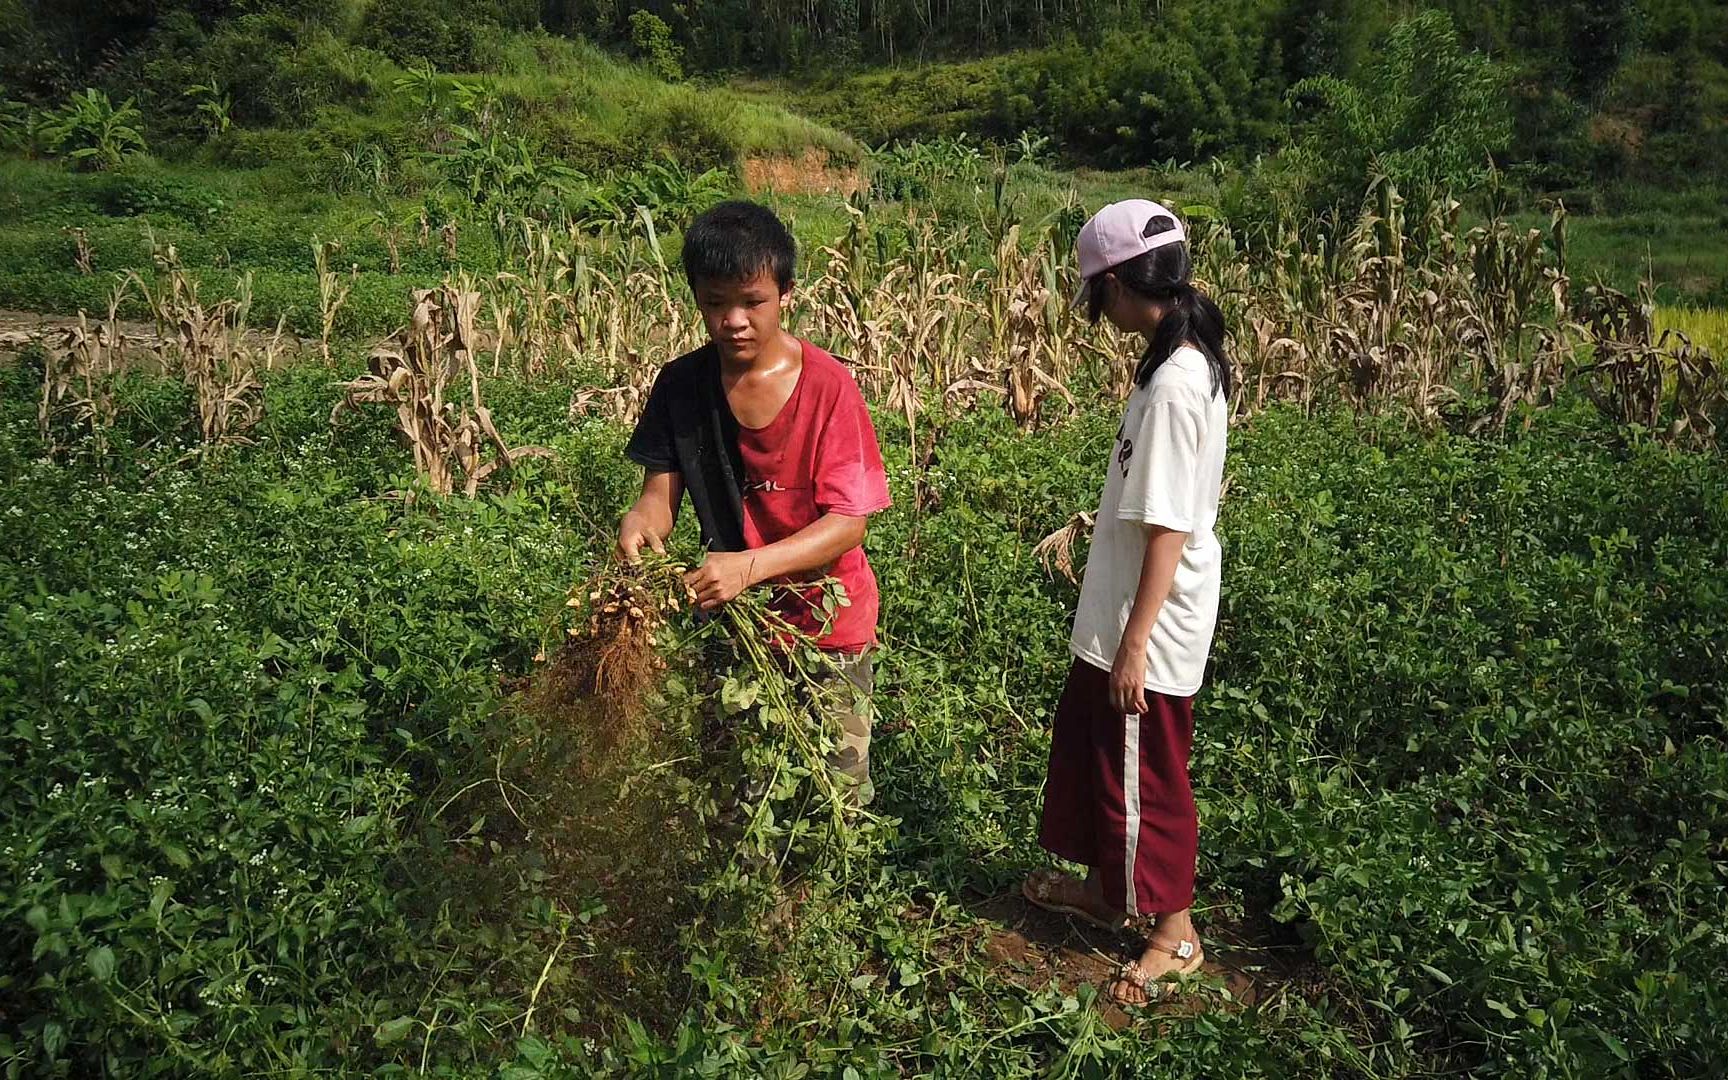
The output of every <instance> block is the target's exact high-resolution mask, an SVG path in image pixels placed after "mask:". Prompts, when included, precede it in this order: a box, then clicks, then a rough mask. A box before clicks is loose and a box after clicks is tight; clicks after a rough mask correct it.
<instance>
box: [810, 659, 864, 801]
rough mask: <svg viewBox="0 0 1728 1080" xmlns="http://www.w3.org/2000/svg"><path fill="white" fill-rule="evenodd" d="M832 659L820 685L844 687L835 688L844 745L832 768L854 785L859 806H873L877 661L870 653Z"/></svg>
mask: <svg viewBox="0 0 1728 1080" xmlns="http://www.w3.org/2000/svg"><path fill="white" fill-rule="evenodd" d="M829 658H830V659H831V660H832V661H833V663H832V664H831V665H828V667H827V668H826V669H825V670H824V672H823V673H822V674H821V675H820V676H819V679H820V681H822V682H824V683H828V684H831V685H833V684H837V683H842V682H843V683H844V685H834V690H835V691H836V693H835V701H834V708H835V709H836V711H837V714H838V715H837V718H838V719H839V721H840V734H839V739H840V745H839V746H838V747H837V748H836V749H835V751H834V756H833V757H831V758H829V759H828V764H829V765H830V766H831V767H832V768H833V769H834V771H835V772H837V773H839V774H840V775H842V776H844V777H846V778H847V779H848V780H850V781H851V782H852V784H853V785H854V786H853V795H854V798H855V799H856V801H857V804H858V805H859V806H869V805H870V803H871V801H872V800H873V799H875V797H876V787H875V785H874V784H872V783H871V782H870V722H871V718H872V717H873V716H874V715H875V708H874V706H873V704H872V703H871V700H870V698H871V695H872V694H873V693H874V692H875V689H876V668H875V658H874V656H873V655H872V652H871V651H870V650H865V651H864V652H861V653H858V654H857V655H847V654H843V653H831V654H829Z"/></svg>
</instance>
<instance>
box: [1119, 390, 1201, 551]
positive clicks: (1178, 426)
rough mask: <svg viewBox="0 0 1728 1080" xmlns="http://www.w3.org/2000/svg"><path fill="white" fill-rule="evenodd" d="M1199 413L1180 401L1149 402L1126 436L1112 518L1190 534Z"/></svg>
mask: <svg viewBox="0 0 1728 1080" xmlns="http://www.w3.org/2000/svg"><path fill="white" fill-rule="evenodd" d="M1201 426H1202V421H1201V417H1200V414H1199V413H1198V412H1197V411H1195V410H1194V409H1193V408H1191V407H1190V406H1188V405H1187V404H1185V403H1183V402H1180V401H1172V400H1168V399H1166V400H1163V401H1156V400H1155V401H1152V402H1151V403H1149V404H1148V405H1147V406H1146V411H1145V413H1143V414H1142V415H1141V418H1140V426H1139V430H1137V431H1135V432H1134V433H1133V435H1132V438H1133V440H1134V441H1133V444H1132V445H1131V446H1130V447H1124V448H1123V449H1124V450H1127V451H1128V460H1127V462H1126V465H1127V469H1128V471H1127V473H1126V475H1125V476H1124V477H1123V480H1122V501H1121V502H1120V503H1119V504H1118V505H1117V509H1116V516H1117V517H1118V518H1120V519H1122V520H1123V521H1134V522H1138V523H1140V524H1142V525H1160V526H1163V527H1164V528H1166V529H1169V530H1171V531H1172V532H1184V533H1185V532H1193V531H1194V504H1195V495H1196V488H1197V483H1196V480H1197V478H1198V476H1199V474H1200V434H1201Z"/></svg>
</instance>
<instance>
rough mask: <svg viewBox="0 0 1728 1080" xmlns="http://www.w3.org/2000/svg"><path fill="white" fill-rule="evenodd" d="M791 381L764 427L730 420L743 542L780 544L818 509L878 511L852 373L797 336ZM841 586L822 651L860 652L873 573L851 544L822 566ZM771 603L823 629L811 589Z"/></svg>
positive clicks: (868, 440)
mask: <svg viewBox="0 0 1728 1080" xmlns="http://www.w3.org/2000/svg"><path fill="white" fill-rule="evenodd" d="M802 344H803V346H804V369H803V370H802V371H801V372H799V374H798V385H797V386H795V387H793V389H792V396H791V397H790V398H788V399H787V400H786V404H785V405H784V406H783V407H782V408H781V409H780V412H779V414H778V415H776V416H775V417H774V419H773V420H770V421H769V422H768V425H767V426H766V427H760V428H748V427H745V426H743V425H742V424H740V425H739V426H738V449H739V452H740V453H741V455H742V457H743V459H744V477H743V486H744V543H745V546H746V547H747V548H758V547H764V546H766V545H768V544H772V543H774V542H776V541H779V540H784V539H786V538H787V537H788V536H791V535H792V534H793V533H796V532H798V531H799V530H800V529H803V528H804V527H805V526H807V525H809V524H811V523H812V522H814V521H816V520H817V519H818V518H820V517H822V515H824V514H845V515H848V516H851V517H864V516H866V515H868V514H873V513H875V512H876V511H878V510H883V509H886V508H887V507H888V505H889V503H890V500H889V497H888V474H887V472H886V470H884V469H883V467H882V451H881V449H880V448H879V447H878V446H877V445H876V429H875V428H874V427H872V426H871V424H870V411H869V410H868V409H867V408H865V406H864V395H863V394H861V393H859V391H858V384H857V382H856V381H855V380H854V379H853V378H852V373H851V372H850V371H849V370H847V368H846V366H845V365H843V364H841V363H840V361H838V360H836V359H834V358H833V357H832V356H830V355H829V354H828V353H827V352H825V351H824V350H822V349H820V348H818V347H816V346H815V345H812V344H810V343H809V342H808V341H805V342H802ZM828 574H829V576H831V577H833V578H836V579H837V580H838V581H839V582H840V584H841V585H842V586H844V587H845V590H846V598H847V599H848V600H849V601H850V604H849V605H848V606H844V607H840V608H838V609H836V611H835V614H834V621H833V624H832V625H831V626H830V627H829V631H828V633H827V635H825V636H822V637H820V638H819V640H818V642H817V643H818V644H819V645H820V646H821V647H822V648H824V649H832V650H836V651H840V652H861V651H863V650H864V649H867V648H869V647H870V646H871V645H874V644H875V643H876V612H877V608H878V600H877V594H876V574H875V573H874V572H873V571H872V570H871V569H870V562H869V560H868V559H866V558H865V557H864V549H863V548H862V547H855V548H853V549H852V550H851V551H848V552H846V553H845V554H844V555H842V556H840V558H839V559H838V560H836V561H835V563H834V565H833V567H832V568H831V569H830V570H829V571H828ZM780 593H781V595H780V598H779V599H778V600H777V601H776V607H777V608H778V609H779V611H780V613H781V614H782V615H783V616H785V618H786V619H787V621H788V622H791V623H792V624H793V625H794V626H797V627H798V628H799V629H801V630H803V631H804V632H805V633H807V634H811V635H816V634H818V633H819V632H820V631H821V629H822V624H823V621H824V619H825V616H824V614H823V612H822V609H821V607H820V606H819V604H820V601H821V597H822V591H821V589H819V588H811V589H803V590H793V589H784V590H780Z"/></svg>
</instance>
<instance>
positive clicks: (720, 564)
mask: <svg viewBox="0 0 1728 1080" xmlns="http://www.w3.org/2000/svg"><path fill="white" fill-rule="evenodd" d="M755 565H756V553H755V552H751V551H710V552H709V553H708V557H707V558H706V559H704V560H702V565H701V566H698V567H697V568H696V569H694V570H692V571H690V572H689V573H688V574H685V575H684V584H686V585H688V586H689V587H690V588H692V589H694V590H695V591H696V603H697V604H698V605H700V606H701V608H702V610H703V611H713V610H714V609H715V608H717V607H719V606H720V605H721V604H724V603H726V601H728V600H731V599H733V598H734V597H736V596H737V595H738V594H739V593H741V592H743V591H744V590H745V589H748V588H749V587H750V586H752V585H754V584H756V582H755V580H754V579H753V578H752V576H751V575H752V570H753V568H754V566H755Z"/></svg>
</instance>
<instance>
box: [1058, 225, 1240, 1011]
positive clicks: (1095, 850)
mask: <svg viewBox="0 0 1728 1080" xmlns="http://www.w3.org/2000/svg"><path fill="white" fill-rule="evenodd" d="M1079 257H1080V274H1081V277H1082V278H1083V279H1084V280H1085V284H1084V286H1083V287H1082V290H1081V296H1080V297H1077V298H1076V301H1077V302H1078V301H1079V300H1081V299H1084V300H1085V302H1086V304H1087V307H1088V311H1087V313H1088V316H1089V317H1090V319H1091V320H1092V321H1093V322H1097V321H1098V319H1099V318H1100V317H1104V318H1108V319H1109V320H1110V321H1111V322H1112V323H1114V324H1115V325H1116V326H1118V327H1120V328H1121V329H1123V330H1129V331H1135V332H1138V333H1142V334H1144V335H1145V336H1146V340H1147V347H1146V352H1145V354H1144V356H1143V357H1142V358H1141V360H1140V361H1139V365H1138V367H1137V369H1136V371H1135V376H1134V390H1133V392H1132V393H1131V394H1130V395H1129V397H1128V404H1127V408H1126V409H1125V410H1124V412H1123V416H1122V426H1121V428H1120V429H1119V430H1118V431H1117V434H1116V445H1115V449H1114V451H1113V453H1112V454H1111V456H1110V461H1109V463H1108V466H1107V467H1108V472H1107V473H1106V475H1105V480H1104V492H1103V495H1102V497H1101V498H1100V499H1099V505H1098V515H1097V521H1096V524H1095V525H1094V531H1093V535H1092V546H1091V552H1090V554H1089V555H1088V557H1087V561H1086V574H1085V577H1084V579H1083V581H1082V583H1081V587H1080V602H1079V605H1078V609H1077V610H1076V612H1075V616H1074V632H1073V636H1072V638H1071V639H1070V642H1069V648H1070V651H1071V652H1072V653H1073V654H1074V662H1073V665H1072V666H1071V667H1070V668H1069V671H1068V681H1067V685H1066V686H1065V687H1064V688H1063V691H1062V699H1061V703H1060V704H1059V705H1058V706H1057V709H1056V720H1055V724H1054V728H1053V731H1052V737H1051V745H1050V769H1049V774H1048V777H1047V779H1046V781H1045V786H1044V814H1043V821H1042V825H1041V827H1040V830H1039V836H1038V842H1039V843H1040V844H1041V845H1042V846H1043V847H1045V848H1046V849H1047V850H1049V851H1051V852H1052V853H1054V854H1055V855H1058V856H1060V857H1061V858H1064V859H1067V860H1068V861H1070V862H1075V863H1079V864H1081V865H1083V866H1086V867H1088V868H1089V871H1090V872H1089V873H1088V874H1087V876H1086V878H1085V879H1084V880H1082V879H1079V878H1076V877H1073V876H1071V875H1068V874H1063V873H1060V872H1057V871H1055V870H1042V871H1039V872H1038V873H1035V874H1033V875H1032V876H1031V877H1030V878H1028V879H1027V881H1026V883H1025V885H1024V886H1023V892H1024V893H1025V895H1026V898H1027V899H1028V900H1030V901H1031V902H1033V903H1035V904H1037V905H1039V906H1040V907H1045V908H1049V909H1051V910H1054V911H1061V912H1065V913H1068V914H1072V915H1077V916H1079V917H1081V918H1083V919H1085V920H1087V921H1088V922H1092V923H1094V924H1097V925H1102V926H1108V927H1120V926H1123V925H1124V924H1125V922H1126V920H1127V919H1128V918H1131V917H1137V916H1142V915H1152V916H1155V917H1156V918H1155V921H1154V922H1153V925H1152V930H1151V933H1150V935H1149V937H1148V939H1147V941H1146V948H1145V951H1144V953H1143V954H1142V955H1141V956H1140V958H1139V959H1138V960H1135V961H1133V962H1131V963H1128V964H1125V965H1123V967H1122V969H1121V970H1120V971H1119V972H1118V974H1117V976H1116V978H1115V979H1114V980H1113V981H1112V982H1111V984H1110V985H1109V987H1108V988H1107V990H1106V992H1107V993H1108V994H1109V996H1110V997H1111V999H1112V1000H1114V1001H1116V1002H1117V1003H1119V1004H1123V1005H1141V1004H1146V1003H1148V1002H1151V1001H1155V1000H1158V999H1159V998H1160V997H1162V996H1163V995H1164V994H1166V993H1168V992H1169V991H1170V990H1171V988H1172V987H1174V986H1175V985H1176V984H1174V983H1172V982H1169V981H1167V980H1168V978H1169V977H1170V976H1173V975H1180V974H1186V973H1188V972H1192V971H1195V970H1197V969H1198V968H1199V967H1200V964H1201V962H1202V960H1203V959H1204V954H1203V953H1202V951H1201V948H1200V941H1199V938H1198V936H1197V935H1196V934H1195V931H1194V922H1193V920H1192V919H1191V918H1190V917H1189V907H1190V905H1191V904H1192V903H1193V899H1194V861H1195V856H1196V852H1197V850H1198V831H1197V829H1198V825H1197V821H1196V817H1195V811H1194V794H1193V791H1192V789H1191V788H1190V787H1189V784H1188V751H1189V747H1190V745H1191V744H1192V741H1193V733H1194V694H1195V693H1196V692H1197V691H1198V690H1199V689H1200V684H1201V681H1202V677H1203V675H1204V674H1205V669H1206V659H1207V654H1208V653H1209V652H1210V650H1211V646H1212V629H1213V626H1214V624H1215V623H1216V622H1217V617H1218V580H1219V562H1220V557H1219V548H1218V538H1217V535H1216V534H1215V533H1214V531H1213V527H1214V525H1215V524H1216V522H1217V519H1218V497H1219V491H1220V487H1221V484H1222V481H1223V475H1224V436H1225V429H1226V427H1227V426H1228V419H1229V406H1228V401H1229V396H1230V377H1231V375H1230V365H1229V362H1228V361H1227V360H1226V359H1225V357H1224V319H1223V315H1222V314H1221V313H1220V312H1219V310H1218V306H1217V305H1216V304H1214V303H1213V302H1212V301H1211V300H1210V299H1208V298H1207V297H1205V296H1204V295H1202V294H1201V293H1200V292H1198V291H1197V290H1196V289H1195V288H1194V286H1193V285H1192V283H1191V281H1190V278H1191V274H1192V264H1191V262H1190V260H1189V253H1188V243H1187V235H1186V233H1185V231H1184V230H1183V228H1182V224H1181V222H1180V221H1178V220H1177V218H1176V215H1175V214H1172V213H1171V212H1170V211H1169V210H1167V209H1165V208H1164V207H1162V206H1160V205H1158V204H1157V203H1153V202H1147V201H1145V200H1142V199H1135V200H1130V201H1127V202H1120V203H1115V204H1113V205H1110V206H1107V207H1105V208H1104V209H1103V210H1100V211H1099V212H1098V213H1097V215H1095V216H1094V217H1093V218H1092V219H1091V220H1090V221H1088V222H1087V223H1086V225H1085V227H1084V228H1083V229H1081V230H1080V239H1079Z"/></svg>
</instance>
